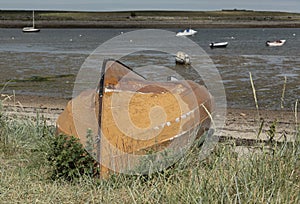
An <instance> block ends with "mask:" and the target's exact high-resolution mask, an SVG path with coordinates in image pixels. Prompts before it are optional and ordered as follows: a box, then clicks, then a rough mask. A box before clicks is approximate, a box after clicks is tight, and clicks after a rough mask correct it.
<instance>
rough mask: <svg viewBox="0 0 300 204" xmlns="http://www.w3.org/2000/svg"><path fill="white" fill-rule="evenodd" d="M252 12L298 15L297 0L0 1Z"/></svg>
mask: <svg viewBox="0 0 300 204" xmlns="http://www.w3.org/2000/svg"><path fill="white" fill-rule="evenodd" d="M234 8H236V9H252V10H263V11H265V10H268V11H292V12H298V13H300V0H172V1H171V0H168V1H166V0H0V9H26V10H73V11H74V10H75V11H121V10H221V9H234Z"/></svg>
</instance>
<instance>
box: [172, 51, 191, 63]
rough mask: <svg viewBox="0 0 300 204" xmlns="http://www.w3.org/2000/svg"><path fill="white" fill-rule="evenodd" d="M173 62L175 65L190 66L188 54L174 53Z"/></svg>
mask: <svg viewBox="0 0 300 204" xmlns="http://www.w3.org/2000/svg"><path fill="white" fill-rule="evenodd" d="M175 62H176V63H177V64H183V65H189V64H191V58H190V56H189V55H188V54H186V53H184V52H181V51H179V52H177V53H176V57H175Z"/></svg>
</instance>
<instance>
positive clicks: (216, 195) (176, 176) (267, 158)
mask: <svg viewBox="0 0 300 204" xmlns="http://www.w3.org/2000/svg"><path fill="white" fill-rule="evenodd" d="M44 121H45V120H44V118H43V117H40V116H39V115H37V117H36V118H35V120H32V119H22V120H21V119H16V118H12V117H9V116H7V115H6V114H5V112H4V111H3V110H1V106H0V164H1V166H0V203H217V202H218V203H300V161H299V158H300V157H299V155H300V146H299V144H300V141H299V138H300V132H299V130H298V131H297V133H296V134H297V138H298V139H297V141H296V142H294V143H284V144H281V145H278V144H274V145H273V146H263V147H261V148H259V149H257V151H250V152H249V153H248V154H247V155H244V156H241V155H239V154H238V153H237V152H236V147H235V145H232V144H230V143H228V144H223V143H219V144H218V145H217V146H216V147H215V149H214V151H213V153H212V154H211V155H210V156H209V157H207V158H206V159H205V160H199V151H200V149H199V147H198V146H194V147H193V148H192V149H191V150H190V151H189V152H188V154H186V156H185V157H184V158H182V159H180V160H179V161H178V162H177V163H176V164H175V165H174V166H172V167H170V168H169V169H166V170H164V171H163V172H159V173H154V174H151V175H141V176H128V175H112V176H111V177H110V178H108V179H107V180H101V179H98V178H94V177H90V176H86V175H82V176H80V177H78V178H77V179H76V180H73V181H68V180H64V179H55V180H53V179H51V173H52V172H53V166H51V165H50V163H49V162H48V160H47V158H48V156H49V154H50V153H51V151H52V148H53V146H52V143H53V138H55V137H54V135H55V128H54V127H52V126H46V123H45V122H44ZM253 148H254V147H253Z"/></svg>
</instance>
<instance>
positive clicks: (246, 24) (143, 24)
mask: <svg viewBox="0 0 300 204" xmlns="http://www.w3.org/2000/svg"><path fill="white" fill-rule="evenodd" d="M28 25H30V21H21V20H0V28H22V27H26V26H28ZM35 25H36V27H37V28H46V29H47V28H49V29H50V28H112V29H113V28H115V29H121V28H128V29H130V28H133V29H139V28H141V29H142V28H148V29H155V28H156V29H159V28H161V29H162V28H185V27H187V25H188V26H189V27H193V28H300V21H284V22H278V21H267V22H257V21H214V22H213V21H204V20H194V21H186V20H184V21H183V20H180V21H151V20H147V21H130V20H129V21H126V20H120V21H114V20H112V21H92V20H91V21H37V22H36V23H35Z"/></svg>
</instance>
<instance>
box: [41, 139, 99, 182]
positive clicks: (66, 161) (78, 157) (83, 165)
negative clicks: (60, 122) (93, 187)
mask: <svg viewBox="0 0 300 204" xmlns="http://www.w3.org/2000/svg"><path fill="white" fill-rule="evenodd" d="M47 160H48V162H49V166H51V168H52V170H51V171H52V173H51V179H53V180H55V179H65V180H68V181H73V180H74V179H78V178H80V177H81V176H83V175H88V176H94V175H95V174H96V170H95V169H96V167H94V166H95V160H94V159H93V158H92V157H91V156H90V155H89V154H88V153H87V152H86V151H85V149H84V148H83V146H82V144H81V143H80V142H79V139H78V138H75V137H68V136H65V135H58V136H56V137H53V138H52V139H50V148H49V152H48V156H47Z"/></svg>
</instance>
